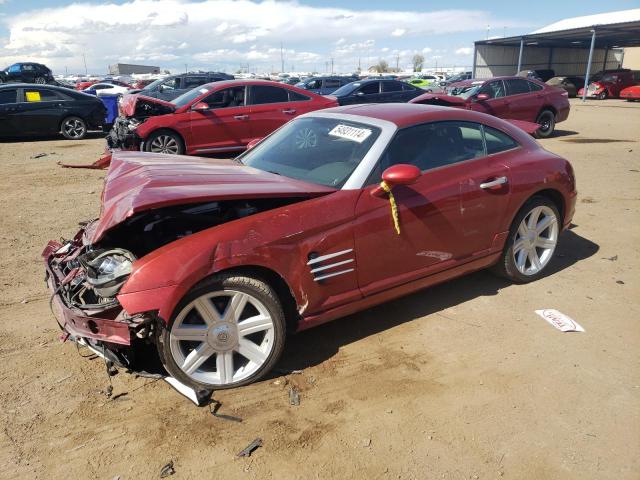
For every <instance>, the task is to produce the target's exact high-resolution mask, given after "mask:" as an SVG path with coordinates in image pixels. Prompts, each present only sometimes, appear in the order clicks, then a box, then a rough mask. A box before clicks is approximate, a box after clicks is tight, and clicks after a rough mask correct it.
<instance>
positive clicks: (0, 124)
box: [0, 83, 106, 140]
mask: <svg viewBox="0 0 640 480" xmlns="http://www.w3.org/2000/svg"><path fill="white" fill-rule="evenodd" d="M105 114H106V109H105V107H104V104H103V103H102V102H101V101H100V99H98V98H96V97H95V96H93V95H88V94H86V93H82V92H77V91H75V90H70V89H68V88H63V87H54V86H53V85H42V86H41V85H33V84H24V83H18V84H10V85H0V137H22V136H36V135H51V134H56V133H62V135H64V137H65V138H68V139H69V140H80V139H81V138H84V136H85V135H86V134H87V131H88V130H97V129H99V128H100V127H101V126H102V125H103V124H104V121H105Z"/></svg>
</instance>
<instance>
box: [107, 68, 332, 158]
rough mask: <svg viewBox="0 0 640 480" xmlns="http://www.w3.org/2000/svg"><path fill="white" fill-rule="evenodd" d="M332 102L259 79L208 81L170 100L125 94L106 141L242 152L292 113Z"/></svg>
mask: <svg viewBox="0 0 640 480" xmlns="http://www.w3.org/2000/svg"><path fill="white" fill-rule="evenodd" d="M337 105H338V103H337V101H336V99H335V98H333V97H323V96H320V95H316V94H314V93H311V92H308V91H306V90H302V89H300V88H297V87H294V86H291V85H286V84H283V83H279V82H269V81H264V80H229V81H221V82H215V83H208V84H206V85H202V86H200V87H196V88H194V89H193V90H190V91H189V92H187V93H185V94H183V95H181V96H179V97H177V98H176V99H174V100H172V101H170V102H167V101H164V100H160V99H157V98H150V97H145V96H142V95H137V94H136V95H128V96H125V97H124V99H123V102H122V105H121V115H120V116H119V117H118V118H117V119H116V121H115V123H114V125H113V129H112V130H111V132H110V134H109V137H107V143H108V145H109V147H110V148H112V149H114V148H121V149H126V150H144V151H147V152H153V153H170V154H176V155H180V154H187V155H197V154H208V153H216V152H234V151H242V150H244V149H245V148H246V147H247V144H248V143H249V142H250V141H251V140H252V139H254V138H260V137H264V136H266V135H268V134H270V133H271V132H273V131H274V130H275V129H277V128H278V127H280V126H282V125H283V124H285V123H287V122H288V121H289V120H291V119H292V118H294V117H296V116H298V115H301V114H303V113H307V112H311V111H313V110H319V109H322V108H327V107H333V106H337Z"/></svg>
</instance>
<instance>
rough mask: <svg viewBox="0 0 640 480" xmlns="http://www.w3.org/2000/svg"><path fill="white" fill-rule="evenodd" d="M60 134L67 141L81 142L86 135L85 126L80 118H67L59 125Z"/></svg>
mask: <svg viewBox="0 0 640 480" xmlns="http://www.w3.org/2000/svg"><path fill="white" fill-rule="evenodd" d="M60 132H61V133H62V135H63V136H64V138H66V139H68V140H81V139H83V138H84V137H85V135H86V134H87V124H86V123H85V121H84V120H83V119H81V118H80V117H67V118H65V119H64V120H63V121H62V124H61V125H60Z"/></svg>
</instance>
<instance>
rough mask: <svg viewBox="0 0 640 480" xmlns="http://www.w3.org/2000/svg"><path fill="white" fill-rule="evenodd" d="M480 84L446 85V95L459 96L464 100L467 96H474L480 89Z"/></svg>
mask: <svg viewBox="0 0 640 480" xmlns="http://www.w3.org/2000/svg"><path fill="white" fill-rule="evenodd" d="M480 87H482V84H480V85H462V86H458V87H447V95H450V96H452V97H460V98H464V99H465V100H466V99H467V98H469V97H472V96H474V95H475V94H477V93H478V90H480Z"/></svg>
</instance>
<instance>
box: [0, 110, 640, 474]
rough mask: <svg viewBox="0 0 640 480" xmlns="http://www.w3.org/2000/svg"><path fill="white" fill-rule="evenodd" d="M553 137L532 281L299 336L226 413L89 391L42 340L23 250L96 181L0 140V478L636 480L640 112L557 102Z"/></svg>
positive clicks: (74, 158) (125, 390) (89, 199)
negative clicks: (557, 193)
mask: <svg viewBox="0 0 640 480" xmlns="http://www.w3.org/2000/svg"><path fill="white" fill-rule="evenodd" d="M559 129H560V130H559V131H558V134H557V135H556V136H555V137H554V138H551V139H548V140H543V141H542V142H543V145H544V146H545V148H547V149H549V150H551V151H553V152H556V153H558V154H560V155H562V156H565V157H566V158H568V159H569V160H571V162H572V163H573V166H574V168H575V171H576V176H577V181H578V190H579V200H578V205H577V212H576V215H575V217H574V223H575V226H574V228H572V229H571V230H570V231H568V232H565V233H564V234H563V235H562V237H561V240H560V245H559V250H558V255H557V258H556V259H555V261H554V263H553V264H552V266H551V267H552V268H551V270H552V272H551V274H550V275H548V276H547V277H546V278H544V279H542V280H541V281H539V282H536V283H534V284H529V285H523V286H517V285H510V284H508V283H506V282H504V281H502V280H500V279H498V278H496V277H494V276H492V275H491V274H489V273H486V272H479V273H476V274H473V275H471V276H468V277H465V278H462V279H458V280H455V281H452V282H449V283H446V284H443V285H440V286H438V287H435V288H432V289H429V290H425V291H422V292H419V293H417V294H414V295H411V296H409V297H406V298H404V299H401V300H398V301H395V302H392V303H388V304H386V305H383V306H380V307H377V308H374V309H371V310H368V311H365V312H362V313H360V314H357V315H353V316H350V317H348V318H344V319H341V320H338V321H336V322H333V323H331V324H328V325H326V326H322V327H319V328H317V329H314V330H311V331H308V332H305V333H303V334H300V335H298V336H297V337H296V338H294V339H293V342H291V343H290V344H289V347H288V349H287V351H286V352H285V355H284V357H283V360H282V362H281V367H282V368H289V369H303V372H302V373H301V374H297V375H287V376H286V377H285V376H282V377H278V376H277V374H276V375H274V376H272V377H271V378H269V379H267V380H265V381H262V382H260V383H258V384H255V385H251V386H249V387H244V388H240V389H237V390H233V391H224V392H219V393H216V394H215V398H216V399H217V400H219V401H220V402H222V408H221V409H220V413H225V414H228V415H234V416H239V417H242V418H243V419H244V421H243V422H242V423H234V422H229V421H225V420H222V419H219V418H216V417H213V416H212V415H210V414H209V410H208V409H205V408H202V409H198V408H197V407H195V406H193V405H192V404H191V403H190V402H189V401H187V400H185V399H184V398H183V397H181V396H180V395H178V394H177V393H176V392H175V391H173V390H172V389H171V388H170V387H169V386H168V385H166V384H165V383H163V382H157V381H151V380H145V379H142V378H135V377H133V376H131V375H127V374H124V373H121V374H119V375H117V376H115V377H113V379H112V382H113V389H114V395H115V397H114V398H113V399H111V400H109V399H107V397H106V396H105V394H104V391H105V390H106V388H107V386H108V385H109V380H108V378H107V375H106V374H105V367H104V363H102V362H101V361H100V360H95V359H94V360H89V359H86V358H80V356H79V355H78V352H77V351H76V348H75V346H74V345H72V344H61V343H60V342H59V341H58V329H57V326H56V324H55V322H54V320H53V318H52V317H51V314H50V313H49V307H48V296H47V291H46V289H45V285H44V282H43V267H42V265H41V260H40V256H39V255H40V252H41V250H42V248H43V247H44V245H45V243H46V241H47V240H49V239H50V238H57V237H59V236H61V235H63V236H67V237H69V236H71V235H73V234H74V233H75V231H76V230H77V222H78V221H80V220H83V219H88V218H92V217H95V216H96V215H97V213H98V207H99V197H100V190H101V183H102V179H103V177H104V172H102V171H93V170H75V169H62V168H60V167H59V166H58V165H57V164H56V163H57V162H58V161H64V162H77V163H88V162H91V161H93V160H95V159H96V158H97V157H98V155H99V154H100V153H101V151H102V150H103V147H104V141H103V140H102V139H100V138H99V137H97V138H93V139H89V140H84V141H78V142H72V141H65V140H58V139H49V140H44V141H26V142H4V143H0V192H1V193H0V211H1V217H0V226H1V228H0V256H1V257H0V264H1V265H2V269H1V270H0V283H1V285H2V290H1V292H2V294H1V296H0V404H2V406H3V408H2V409H1V410H0V423H1V425H2V433H1V434H0V477H1V478H46V479H52V478H65V479H68V478H99V479H109V480H110V479H113V478H115V477H118V476H119V478H121V479H134V478H135V479H143V478H144V479H146V478H159V474H160V470H161V468H162V467H163V465H165V464H166V463H168V462H169V461H173V463H174V467H175V471H176V473H175V475H174V476H173V477H172V478H177V479H179V478H183V479H186V478H256V479H271V478H273V479H297V478H299V479H305V480H306V479H311V478H322V479H324V478H367V479H373V478H375V479H378V478H381V479H385V478H393V479H397V478H402V479H409V478H413V479H430V478H437V479H441V478H444V479H463V478H464V479H475V478H480V479H485V478H512V479H520V478H527V479H538V480H542V479H581V480H584V479H616V480H622V479H637V478H639V477H638V472H640V420H639V414H640V361H639V360H640V358H639V352H640V326H639V324H638V319H640V276H639V275H638V269H639V267H640V215H639V213H640V103H633V104H632V103H625V102H622V101H616V100H609V101H600V102H598V101H592V102H587V104H586V105H584V104H582V103H580V102H579V101H573V103H572V112H571V115H570V118H569V120H568V121H567V122H564V123H562V124H560V125H559ZM40 153H46V154H47V155H46V156H42V157H40V158H34V157H35V156H36V155H38V154H40ZM540 308H556V309H558V310H560V311H562V312H564V313H566V314H568V315H570V316H571V317H573V318H574V319H575V320H577V321H578V322H579V323H580V324H581V325H582V326H583V327H584V328H585V329H586V332H585V333H561V332H559V331H557V330H555V329H554V328H552V327H551V326H550V325H548V324H547V323H546V322H544V321H543V320H542V319H540V318H539V317H537V316H536V315H535V313H534V310H536V309H540ZM81 353H82V352H81ZM287 384H294V385H295V386H296V387H297V388H298V389H299V390H300V392H301V404H300V406H290V405H289V401H288V394H287V391H288V386H287ZM116 397H117V398H116ZM256 437H261V438H262V439H263V440H264V447H263V448H261V449H259V450H257V451H256V452H255V453H254V454H253V456H251V457H250V458H246V459H236V458H235V454H236V453H237V452H238V451H240V450H241V449H242V448H244V447H245V446H246V445H247V444H248V443H249V442H250V441H252V440H253V439H254V438H256Z"/></svg>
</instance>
